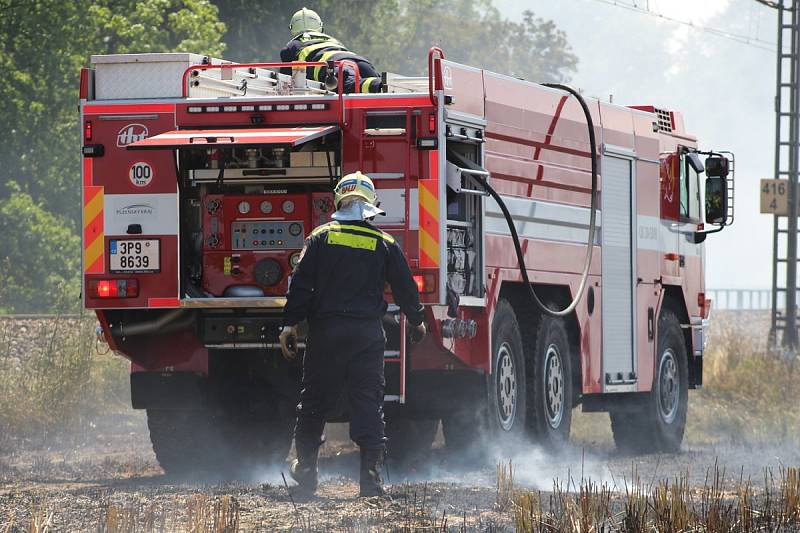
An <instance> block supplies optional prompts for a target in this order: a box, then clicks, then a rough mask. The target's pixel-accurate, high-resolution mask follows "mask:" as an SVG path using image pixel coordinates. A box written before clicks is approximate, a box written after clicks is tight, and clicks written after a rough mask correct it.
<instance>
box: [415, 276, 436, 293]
mask: <svg viewBox="0 0 800 533" xmlns="http://www.w3.org/2000/svg"><path fill="white" fill-rule="evenodd" d="M414 283H416V284H417V290H418V291H419V292H420V294H430V293H432V292H436V276H435V275H434V274H416V275H414Z"/></svg>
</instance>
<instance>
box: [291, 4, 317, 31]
mask: <svg viewBox="0 0 800 533" xmlns="http://www.w3.org/2000/svg"><path fill="white" fill-rule="evenodd" d="M307 31H316V32H322V19H321V18H320V16H319V15H318V14H317V12H316V11H314V10H313V9H308V8H307V7H304V8H303V9H301V10H300V11H297V12H296V13H295V14H294V15H292V20H290V21H289V32H291V34H292V36H293V37H294V36H295V35H300V34H301V33H305V32H307Z"/></svg>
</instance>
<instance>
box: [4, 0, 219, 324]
mask: <svg viewBox="0 0 800 533" xmlns="http://www.w3.org/2000/svg"><path fill="white" fill-rule="evenodd" d="M224 33H225V25H224V24H223V23H222V22H220V21H219V19H218V17H217V8H216V6H214V5H213V4H211V3H209V2H208V0H94V1H93V0H74V1H69V2H63V1H60V0H32V1H21V0H0V69H2V72H3V82H2V83H0V132H2V134H3V135H2V139H3V142H2V143H0V202H5V203H6V204H8V205H16V206H18V207H19V206H22V205H23V204H24V207H25V208H26V209H28V210H29V211H36V212H37V213H39V215H40V216H39V215H37V216H31V217H29V218H28V219H27V220H28V221H29V222H30V223H31V224H40V223H41V224H49V226H50V227H49V228H40V227H35V226H31V227H26V226H22V225H17V224H11V225H10V226H8V227H9V228H10V229H11V230H13V231H12V232H9V231H3V232H2V233H0V308H4V309H6V310H11V311H13V310H18V309H22V307H18V305H17V302H18V301H27V298H28V296H27V295H30V294H34V293H36V292H38V291H39V289H40V288H41V287H42V286H44V284H47V283H49V282H48V281H47V279H45V278H42V277H41V276H42V275H43V271H42V270H38V269H32V270H29V271H28V272H24V271H17V272H14V271H12V270H13V269H17V268H18V265H19V261H18V260H19V258H14V261H11V263H10V262H9V257H10V255H9V254H10V252H8V250H13V249H14V246H16V244H15V243H16V242H26V243H28V246H27V247H26V250H27V253H28V254H30V255H32V256H34V257H35V258H36V257H52V256H55V254H65V253H72V254H73V255H72V256H71V257H59V259H60V260H61V262H60V264H58V263H48V265H49V266H50V267H52V268H53V269H54V270H53V271H51V272H50V274H49V275H51V276H61V277H62V278H63V279H64V280H70V282H69V283H66V284H62V285H61V286H63V287H72V288H73V289H74V287H77V285H76V284H75V283H74V281H75V280H78V279H79V278H78V276H79V274H80V271H79V268H74V265H75V263H74V260H76V259H77V258H78V257H79V255H80V254H79V248H72V247H70V246H66V247H63V248H57V247H56V241H54V240H52V239H47V240H45V241H35V240H34V239H31V238H30V235H41V234H42V232H43V231H44V230H45V229H50V230H51V231H52V232H53V234H58V235H59V236H61V237H65V236H66V234H65V233H64V232H63V231H61V230H62V229H66V230H67V232H68V233H69V234H70V235H72V236H73V238H74V236H75V235H77V234H78V233H79V231H80V228H79V227H78V226H79V220H80V209H81V187H80V177H79V176H80V168H79V163H80V141H79V139H80V137H79V135H80V133H79V128H78V73H79V70H80V68H81V67H83V66H86V65H88V63H89V56H90V55H92V54H104V53H124V52H154V51H155V52H170V51H192V52H198V53H209V54H215V55H219V54H221V53H222V52H223V50H224V48H225V45H224V43H223V42H222V37H223V35H224ZM22 198H27V199H28V200H29V202H27V203H25V202H23V204H20V202H22V200H21V199H22ZM6 216H12V213H11V212H6ZM6 224H7V225H8V222H7V221H6ZM13 263H16V264H13ZM48 287H49V289H52V288H53V287H52V286H51V285H48ZM75 290H77V289H75ZM73 292H75V291H73ZM49 297H50V298H53V296H52V295H50V296H49ZM74 297H75V298H74V300H75V301H77V292H75V294H74ZM39 301H40V302H41V303H40V304H39V305H40V306H41V307H40V308H39V309H46V308H47V307H48V306H49V303H48V302H50V301H51V300H48V299H47V298H42V297H41V296H40V298H39ZM25 305H27V304H25ZM25 309H30V308H29V307H25Z"/></svg>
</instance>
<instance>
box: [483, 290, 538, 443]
mask: <svg viewBox="0 0 800 533" xmlns="http://www.w3.org/2000/svg"><path fill="white" fill-rule="evenodd" d="M526 375H527V374H526V370H525V352H524V350H523V345H522V333H521V332H520V329H519V322H517V315H516V313H514V308H513V307H512V306H511V304H510V303H509V302H508V301H507V300H500V301H499V302H498V304H497V309H495V313H494V319H493V320H492V374H491V375H490V376H489V381H488V387H487V389H488V396H489V397H488V402H487V406H488V410H487V411H488V412H487V413H486V424H485V426H486V432H487V437H488V438H489V439H490V440H491V441H492V442H496V443H499V444H500V445H501V446H503V445H504V444H506V443H509V442H511V441H521V440H522V439H523V438H524V437H525V435H526V431H525V428H526V422H527V417H528V411H527V408H526V405H527V399H528V395H527V383H526Z"/></svg>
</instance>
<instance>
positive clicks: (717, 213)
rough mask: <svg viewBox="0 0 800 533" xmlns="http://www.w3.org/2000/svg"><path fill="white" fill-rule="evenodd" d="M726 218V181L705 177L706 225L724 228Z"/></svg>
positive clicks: (724, 179)
mask: <svg viewBox="0 0 800 533" xmlns="http://www.w3.org/2000/svg"><path fill="white" fill-rule="evenodd" d="M726 161H727V160H726ZM727 218H728V180H727V179H726V178H724V177H712V176H708V177H706V223H708V224H712V225H714V226H724V225H725V222H726V220H727Z"/></svg>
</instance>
